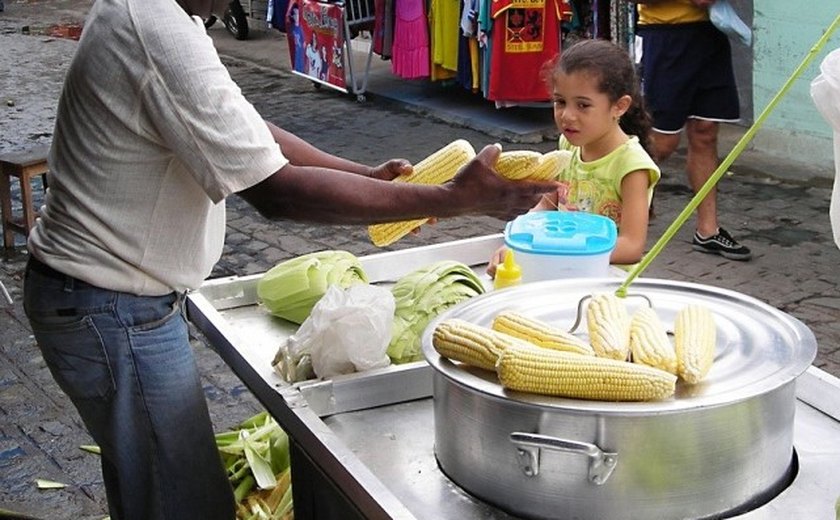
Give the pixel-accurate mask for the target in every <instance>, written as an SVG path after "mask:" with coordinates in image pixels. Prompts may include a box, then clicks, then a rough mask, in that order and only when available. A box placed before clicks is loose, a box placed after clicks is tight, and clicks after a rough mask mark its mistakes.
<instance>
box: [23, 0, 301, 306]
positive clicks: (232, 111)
mask: <svg viewBox="0 0 840 520" xmlns="http://www.w3.org/2000/svg"><path fill="white" fill-rule="evenodd" d="M48 160H49V167H50V177H49V181H50V188H49V190H48V192H47V196H46V203H45V206H44V208H42V211H41V217H40V218H39V219H38V221H37V222H36V225H35V228H34V229H33V230H32V232H31V233H30V237H29V244H28V246H29V250H30V251H31V253H32V254H33V255H35V256H36V257H37V258H39V259H40V260H41V261H43V262H44V263H46V264H48V265H50V266H52V267H53V268H55V269H57V270H59V271H61V272H64V273H66V274H69V275H71V276H73V277H76V278H79V279H81V280H84V281H86V282H88V283H91V284H93V285H96V286H99V287H103V288H107V289H112V290H116V291H124V292H130V293H133V294H140V295H161V294H166V293H168V292H171V291H173V290H174V291H184V290H187V289H193V288H195V287H197V286H199V285H200V284H201V282H202V280H204V279H205V278H206V277H207V276H208V275H209V274H210V272H211V270H212V268H213V265H214V264H215V263H216V262H217V261H218V259H219V257H220V256H221V253H222V247H223V245H224V234H225V207H224V199H225V197H226V196H228V195H230V194H231V193H235V192H238V191H241V190H243V189H245V188H248V187H250V186H253V185H255V184H257V183H259V182H260V181H262V180H264V179H266V178H267V177H268V176H269V175H271V174H272V173H274V172H275V171H277V170H279V169H280V168H282V167H283V166H284V165H285V164H286V163H287V162H288V161H287V159H286V158H285V157H284V156H283V154H282V153H281V151H280V147H279V146H278V145H277V144H276V143H275V142H274V140H273V138H272V136H271V133H270V131H269V130H268V127H267V126H266V125H265V122H264V121H263V119H262V117H261V116H260V115H259V114H258V113H257V111H256V110H255V109H254V107H253V106H252V105H251V104H250V103H249V102H248V101H247V100H246V99H245V98H244V97H243V96H242V93H241V91H240V90H239V87H237V86H236V84H235V83H234V82H233V80H232V79H231V78H230V75H229V74H228V72H227V69H226V68H225V67H224V65H222V63H221V61H220V60H219V57H218V54H217V53H216V50H215V48H214V47H213V42H212V40H211V39H210V38H209V37H208V36H207V33H206V31H205V30H204V26H203V24H202V23H201V20H199V19H198V18H190V17H189V16H188V15H187V14H186V13H185V12H184V11H183V9H182V8H181V7H180V6H178V4H176V3H175V1H174V0H97V1H96V3H95V4H94V5H93V7H92V9H91V11H90V13H89V15H88V18H87V20H86V23H85V29H84V32H83V35H82V38H81V40H80V41H79V46H78V49H77V51H76V54H75V56H74V58H73V61H72V63H71V64H70V67H69V70H68V72H67V76H66V80H65V84H64V89H63V91H62V94H61V99H60V101H59V106H58V117H57V120H56V126H55V132H54V136H53V145H52V149H51V151H50V154H49V159H48Z"/></svg>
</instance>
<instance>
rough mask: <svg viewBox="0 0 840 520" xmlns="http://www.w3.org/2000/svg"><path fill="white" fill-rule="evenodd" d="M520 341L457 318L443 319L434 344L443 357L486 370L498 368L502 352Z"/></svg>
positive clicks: (437, 329)
mask: <svg viewBox="0 0 840 520" xmlns="http://www.w3.org/2000/svg"><path fill="white" fill-rule="evenodd" d="M521 343H522V341H521V340H519V339H517V338H514V337H512V336H508V335H507V334H504V333H502V332H497V331H495V330H492V329H488V328H487V327H482V326H480V325H475V324H473V323H470V322H468V321H464V320H461V319H457V318H452V319H448V320H444V321H442V322H440V323H439V324H438V325H437V327H435V331H434V334H433V335H432V346H434V347H435V350H436V351H437V353H438V354H440V355H441V356H443V357H445V358H447V359H451V360H454V361H460V362H461V363H466V364H468V365H471V366H474V367H478V368H483V369H485V370H495V369H496V362H497V361H498V360H499V356H500V355H501V353H502V352H503V351H504V350H505V349H507V348H509V347H511V346H512V345H515V344H521ZM535 348H536V347H535Z"/></svg>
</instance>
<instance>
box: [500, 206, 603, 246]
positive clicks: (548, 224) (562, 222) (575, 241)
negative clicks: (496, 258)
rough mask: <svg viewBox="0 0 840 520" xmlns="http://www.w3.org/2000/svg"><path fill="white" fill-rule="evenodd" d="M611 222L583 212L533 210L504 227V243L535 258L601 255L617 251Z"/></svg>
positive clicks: (599, 216)
mask: <svg viewBox="0 0 840 520" xmlns="http://www.w3.org/2000/svg"><path fill="white" fill-rule="evenodd" d="M617 237H618V232H617V231H616V227H615V222H613V221H612V219H610V218H607V217H604V216H602V215H595V214H594V213H585V212H582V211H534V212H532V213H526V214H524V215H520V216H518V217H516V218H515V219H514V220H512V221H511V222H508V223H507V225H506V226H505V244H507V246H508V247H510V248H511V249H513V250H514V251H519V252H522V253H530V254H536V255H598V254H602V253H607V252H610V251H612V250H613V249H614V248H615V242H616V240H617Z"/></svg>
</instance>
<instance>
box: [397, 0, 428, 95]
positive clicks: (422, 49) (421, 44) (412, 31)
mask: <svg viewBox="0 0 840 520" xmlns="http://www.w3.org/2000/svg"><path fill="white" fill-rule="evenodd" d="M423 3H424V2H423V0H395V14H396V19H395V20H394V41H393V43H392V45H391V51H392V57H391V71H392V72H393V73H394V74H396V75H397V76H399V77H401V78H405V79H417V78H427V77H429V62H430V57H429V28H428V21H427V19H426V13H425V7H424V5H423Z"/></svg>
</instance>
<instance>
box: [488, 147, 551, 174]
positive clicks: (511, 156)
mask: <svg viewBox="0 0 840 520" xmlns="http://www.w3.org/2000/svg"><path fill="white" fill-rule="evenodd" d="M541 160H542V154H541V153H540V152H534V151H532V150H513V151H510V152H502V153H501V154H500V155H499V160H498V161H496V171H497V172H499V174H500V175H501V176H502V177H505V178H507V179H511V180H520V179H527V178H529V177H530V176H531V175H532V174H533V173H534V171H535V170H536V169H537V166H538V165H539V164H540V161H541Z"/></svg>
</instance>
